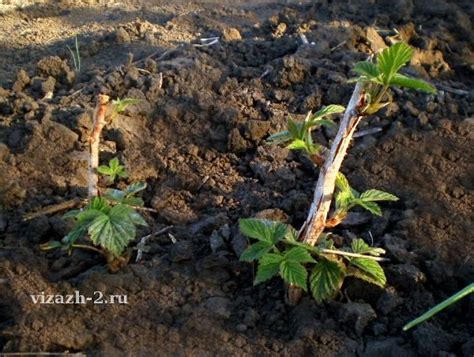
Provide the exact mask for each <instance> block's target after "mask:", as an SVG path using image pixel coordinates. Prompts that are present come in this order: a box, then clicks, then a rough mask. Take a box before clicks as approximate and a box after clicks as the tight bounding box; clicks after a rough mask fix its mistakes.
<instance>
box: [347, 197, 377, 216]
mask: <svg viewBox="0 0 474 357" xmlns="http://www.w3.org/2000/svg"><path fill="white" fill-rule="evenodd" d="M354 203H356V204H357V205H359V206H361V207H363V208H365V209H366V210H367V211H369V212H370V213H372V214H374V215H376V216H381V215H382V209H381V208H380V206H379V205H378V204H377V203H375V202H370V201H362V200H360V199H357V200H355V201H354Z"/></svg>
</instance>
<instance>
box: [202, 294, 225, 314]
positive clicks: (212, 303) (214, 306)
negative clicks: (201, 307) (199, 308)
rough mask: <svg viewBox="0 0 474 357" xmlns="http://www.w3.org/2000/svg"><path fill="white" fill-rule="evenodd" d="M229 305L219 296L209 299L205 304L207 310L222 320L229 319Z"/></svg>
mask: <svg viewBox="0 0 474 357" xmlns="http://www.w3.org/2000/svg"><path fill="white" fill-rule="evenodd" d="M229 305H230V300H229V299H227V298H224V297H220V296H215V297H211V298H209V299H207V301H206V302H205V307H206V309H207V310H209V311H210V312H212V313H214V314H216V315H218V316H220V317H222V318H224V319H228V318H230V315H231V311H230V308H229Z"/></svg>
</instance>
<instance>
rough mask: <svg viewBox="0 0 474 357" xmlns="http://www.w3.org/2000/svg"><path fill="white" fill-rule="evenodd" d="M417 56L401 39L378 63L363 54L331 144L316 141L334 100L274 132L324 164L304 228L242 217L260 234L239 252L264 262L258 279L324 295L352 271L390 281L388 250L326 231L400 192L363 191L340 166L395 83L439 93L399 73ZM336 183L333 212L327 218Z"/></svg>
mask: <svg viewBox="0 0 474 357" xmlns="http://www.w3.org/2000/svg"><path fill="white" fill-rule="evenodd" d="M412 55H413V49H411V48H410V47H409V46H408V45H406V44H405V43H401V42H400V43H397V44H395V45H393V46H391V47H389V48H387V49H385V50H383V51H382V52H381V53H380V54H379V55H378V56H377V60H376V63H375V64H374V63H372V62H370V61H365V62H359V63H357V64H356V65H355V67H354V72H355V73H357V74H358V75H359V77H357V78H355V79H353V80H352V81H354V82H357V85H356V88H355V89H354V93H353V95H352V97H351V100H350V102H349V105H348V107H347V108H346V109H345V112H344V117H343V119H342V121H341V124H340V126H339V130H338V133H337V135H336V137H335V139H334V141H333V143H332V147H331V149H330V150H329V149H328V148H324V147H323V146H322V145H320V144H318V143H315V142H314V141H313V138H312V135H311V131H312V130H313V129H314V128H316V127H318V126H321V125H327V126H328V125H331V124H333V122H332V121H330V120H328V119H327V118H325V117H327V116H329V115H330V114H336V113H342V112H343V111H344V107H342V106H340V105H329V106H327V107H325V108H323V109H321V110H320V111H318V112H317V113H316V114H315V115H312V114H311V113H309V114H308V115H307V117H306V119H305V120H304V121H303V122H300V123H298V122H295V121H293V120H292V119H289V120H288V129H287V130H285V131H283V132H280V133H277V134H274V135H272V136H270V138H269V142H270V143H272V144H286V145H287V148H289V149H292V150H302V151H304V152H305V153H306V154H307V155H308V156H309V157H310V159H311V160H312V161H313V162H314V163H315V164H316V165H318V166H320V167H321V170H320V175H319V178H318V182H317V185H316V189H315V194H314V200H313V203H312V205H311V209H310V212H309V215H308V218H307V220H306V222H305V223H304V225H303V227H302V228H301V229H300V230H299V231H296V230H295V229H294V228H293V227H291V226H289V225H286V224H283V223H279V222H271V221H266V220H260V219H252V218H250V219H241V220H240V230H241V232H242V233H243V234H244V235H245V236H247V237H249V238H251V239H255V240H257V242H256V243H253V244H251V245H250V246H249V247H248V248H247V249H246V250H245V251H244V252H243V254H242V256H241V258H240V259H241V260H243V261H249V262H250V261H257V262H258V269H257V275H256V278H255V284H258V283H261V282H263V281H266V280H268V279H270V278H272V277H274V276H275V275H280V277H281V278H283V280H284V281H285V282H286V283H287V284H288V285H289V286H290V287H298V288H301V289H303V290H305V291H306V290H307V289H308V284H309V288H310V290H311V293H312V295H313V297H314V298H315V300H316V301H318V302H321V301H323V300H325V299H328V298H331V297H333V296H334V295H335V294H337V292H338V291H339V290H340V288H341V286H342V284H343V281H344V279H345V277H347V276H353V277H356V278H359V279H362V280H365V281H367V282H369V283H372V284H376V285H379V286H381V287H383V286H384V285H385V282H386V278H385V274H384V271H383V269H382V267H381V265H380V264H379V263H378V262H379V261H381V260H383V259H382V258H380V257H379V256H380V255H381V254H383V253H384V250H383V249H381V248H375V247H370V246H369V245H368V244H367V243H365V242H364V241H363V240H362V239H355V240H353V241H352V243H351V244H350V247H345V246H343V247H338V248H336V246H335V243H334V241H333V240H332V239H331V233H326V232H324V230H325V229H327V228H333V227H335V226H337V225H338V224H340V223H341V222H342V221H343V220H344V219H345V218H346V216H347V214H348V212H349V210H351V209H352V208H354V207H357V206H359V207H362V208H364V209H366V210H368V211H369V212H371V213H372V214H374V215H377V216H380V215H381V214H382V211H381V208H380V206H379V204H378V202H380V201H397V200H398V197H396V196H395V195H392V194H390V193H387V192H384V191H380V190H375V189H371V190H367V191H364V192H362V193H359V192H358V191H356V190H355V189H353V188H352V187H351V186H350V184H349V181H348V180H347V178H346V177H345V176H344V175H343V174H342V173H341V172H340V171H339V170H340V167H341V165H342V162H343V159H344V157H345V155H346V153H347V150H348V147H349V143H350V141H351V138H352V135H353V134H354V132H355V130H356V127H357V125H358V123H359V122H360V121H361V120H362V119H363V118H364V117H366V116H368V115H371V114H373V113H376V112H377V111H379V110H380V109H382V108H384V107H385V106H387V105H388V104H390V102H391V101H392V97H391V95H390V92H389V88H390V86H399V87H406V88H412V89H419V90H422V91H425V92H428V93H434V92H435V89H434V87H433V86H431V85H430V84H428V83H426V82H423V81H420V80H417V79H414V78H411V77H407V76H405V75H402V74H400V73H398V72H399V71H400V69H401V68H402V67H403V66H404V65H405V64H406V62H408V61H409V60H410V59H411V57H412ZM323 118H324V119H323ZM336 188H337V192H336V195H335V202H334V205H333V207H334V209H333V213H332V215H331V216H329V217H328V213H329V211H330V207H331V202H332V197H333V194H334V191H335V189H336ZM290 300H291V299H290ZM290 302H291V303H295V301H290Z"/></svg>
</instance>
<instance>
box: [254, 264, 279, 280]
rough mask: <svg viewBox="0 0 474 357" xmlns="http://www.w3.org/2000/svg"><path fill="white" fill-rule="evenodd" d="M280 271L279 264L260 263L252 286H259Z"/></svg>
mask: <svg viewBox="0 0 474 357" xmlns="http://www.w3.org/2000/svg"><path fill="white" fill-rule="evenodd" d="M279 271H280V264H279V263H276V264H262V263H260V264H259V265H258V268H257V275H256V276H255V280H254V282H253V285H257V284H260V283H262V282H264V281H267V280H269V279H271V278H273V277H274V276H275V275H277V274H278V272H279Z"/></svg>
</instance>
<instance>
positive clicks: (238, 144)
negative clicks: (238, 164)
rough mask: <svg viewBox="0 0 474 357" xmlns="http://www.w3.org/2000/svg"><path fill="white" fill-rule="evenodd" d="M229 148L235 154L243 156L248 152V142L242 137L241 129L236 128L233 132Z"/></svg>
mask: <svg viewBox="0 0 474 357" xmlns="http://www.w3.org/2000/svg"><path fill="white" fill-rule="evenodd" d="M227 147H228V149H229V150H230V151H231V152H233V153H235V154H241V153H243V152H245V151H246V150H247V141H246V140H245V139H244V138H243V137H242V135H241V134H240V131H239V129H237V128H234V129H232V130H231V132H230V134H229V138H228V140H227Z"/></svg>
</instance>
